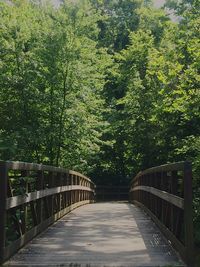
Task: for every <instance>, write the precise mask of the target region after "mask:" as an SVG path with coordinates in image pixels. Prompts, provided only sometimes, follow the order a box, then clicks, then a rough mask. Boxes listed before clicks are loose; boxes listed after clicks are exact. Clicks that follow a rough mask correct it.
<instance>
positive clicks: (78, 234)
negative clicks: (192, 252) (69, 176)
mask: <svg viewBox="0 0 200 267" xmlns="http://www.w3.org/2000/svg"><path fill="white" fill-rule="evenodd" d="M6 264H7V265H8V266H13V267H14V266H15V267H16V266H35V267H36V266H66V267H70V266H71V267H72V266H74V267H75V266H77V267H78V266H79V267H80V266H82V267H86V266H88V267H89V266H91V267H93V266H95V267H100V266H101V267H103V266H110V267H111V266H115V267H120V266H123V267H133V266H135V267H136V266H137V267H139V266H140V267H141V266H143V267H144V266H149V267H150V266H151V267H153V266H154V267H155V266H177V267H178V266H179V267H180V266H182V267H183V266H184V264H183V263H182V261H181V260H180V259H179V257H178V256H177V255H176V253H175V252H174V251H173V249H172V248H171V246H170V245H169V243H168V242H166V241H165V239H164V238H163V236H162V234H161V232H160V231H159V229H158V228H157V227H156V225H155V224H154V223H153V222H152V220H151V219H150V217H149V216H147V214H145V213H144V212H143V211H142V210H140V209H139V208H138V207H136V206H133V205H130V204H128V203H117V202H115V203H111V202H110V203H95V204H92V205H86V206H84V207H82V208H80V209H76V210H75V211H74V212H73V213H70V214H68V215H67V216H65V217H63V218H62V219H61V220H60V222H58V223H55V224H54V226H53V227H50V228H49V229H48V231H45V232H44V233H43V234H42V235H40V236H38V238H37V239H35V240H33V241H32V242H31V243H29V244H27V246H26V247H25V248H24V249H22V250H21V251H19V253H18V254H16V255H15V256H14V257H13V258H11V259H10V260H9V261H8V262H7V263H6Z"/></svg>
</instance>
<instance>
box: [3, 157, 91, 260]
mask: <svg viewBox="0 0 200 267" xmlns="http://www.w3.org/2000/svg"><path fill="white" fill-rule="evenodd" d="M94 187H95V186H94V183H93V182H92V181H91V180H90V179H89V178H88V177H86V176H84V175H82V174H80V173H78V172H75V171H69V170H66V169H64V168H57V167H52V166H45V165H41V164H33V163H24V162H0V203H1V205H0V263H2V262H4V261H5V260H6V259H8V258H9V257H10V256H11V255H13V254H14V253H15V252H16V251H17V250H18V249H19V248H20V247H22V246H24V245H25V244H26V243H27V242H28V241H30V240H31V239H32V238H33V237H34V236H36V235H37V234H38V233H40V232H42V231H44V230H45V229H46V228H47V227H48V226H49V225H50V224H52V223H54V222H55V221H56V220H58V219H59V218H61V217H62V216H64V215H65V214H66V213H68V212H70V211H71V210H73V209H75V208H76V207H79V206H81V205H84V204H87V203H91V202H94Z"/></svg>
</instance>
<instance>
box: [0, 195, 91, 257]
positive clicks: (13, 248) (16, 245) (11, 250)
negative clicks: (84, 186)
mask: <svg viewBox="0 0 200 267" xmlns="http://www.w3.org/2000/svg"><path fill="white" fill-rule="evenodd" d="M89 203H91V201H90V200H85V201H81V202H78V203H75V204H73V205H71V206H69V207H67V208H65V209H63V210H61V211H59V212H57V213H56V214H54V215H53V216H51V217H50V218H48V219H47V220H45V221H43V222H42V223H40V224H39V225H37V226H36V227H34V228H32V229H31V230H30V231H28V232H27V233H25V234H24V235H23V236H22V237H20V238H19V239H17V240H16V241H14V242H13V243H12V244H11V245H9V246H7V247H6V248H5V249H4V253H3V259H2V260H3V261H6V260H7V259H9V258H10V257H11V256H12V255H13V254H15V253H16V252H17V251H18V250H19V249H20V248H21V247H23V246H24V245H25V244H27V243H28V242H29V241H30V240H31V239H33V238H34V237H35V236H36V235H38V234H39V233H41V232H42V231H44V230H45V229H46V228H47V227H48V226H49V225H51V224H53V223H54V222H55V221H57V220H58V219H60V218H61V217H63V216H64V215H66V214H67V213H69V212H70V211H72V210H74V209H75V208H78V207H80V206H82V205H86V204H89Z"/></svg>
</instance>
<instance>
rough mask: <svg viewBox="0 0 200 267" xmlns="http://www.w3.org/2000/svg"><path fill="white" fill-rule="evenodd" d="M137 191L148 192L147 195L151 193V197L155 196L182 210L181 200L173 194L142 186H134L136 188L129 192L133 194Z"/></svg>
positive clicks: (182, 202)
mask: <svg viewBox="0 0 200 267" xmlns="http://www.w3.org/2000/svg"><path fill="white" fill-rule="evenodd" d="M137 190H142V191H146V192H149V193H151V194H153V195H155V196H157V197H159V198H161V199H163V200H166V201H167V202H169V203H171V204H173V205H174V206H177V207H179V208H181V209H183V208H184V200H183V198H181V197H178V196H175V195H173V194H170V193H168V192H166V191H162V190H159V189H157V188H154V187H151V186H144V185H141V186H136V187H134V188H132V189H131V190H130V191H131V192H133V191H137Z"/></svg>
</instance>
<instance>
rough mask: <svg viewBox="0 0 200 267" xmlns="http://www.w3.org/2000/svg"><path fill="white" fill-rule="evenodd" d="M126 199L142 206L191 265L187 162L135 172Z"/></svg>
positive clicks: (190, 168) (189, 179)
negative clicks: (128, 197) (128, 195)
mask: <svg viewBox="0 0 200 267" xmlns="http://www.w3.org/2000/svg"><path fill="white" fill-rule="evenodd" d="M129 194H130V202H132V203H135V204H137V205H139V206H140V207H141V208H143V209H144V210H145V211H146V212H147V213H148V214H149V215H150V216H151V218H152V219H153V220H154V221H155V223H156V224H157V225H158V226H159V228H160V229H161V230H162V232H163V233H164V234H165V236H166V238H167V239H168V240H170V241H171V243H172V244H173V245H174V247H175V248H176V249H177V251H178V252H179V253H180V254H181V256H182V258H183V259H184V260H185V261H186V262H187V263H188V264H189V265H192V261H193V243H194V242H193V221H192V167H191V163H189V162H177V163H172V164H166V165H161V166H157V167H153V168H150V169H147V170H144V171H141V172H139V173H138V174H137V175H136V176H135V177H134V178H133V179H132V181H131V184H130V192H129Z"/></svg>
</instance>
